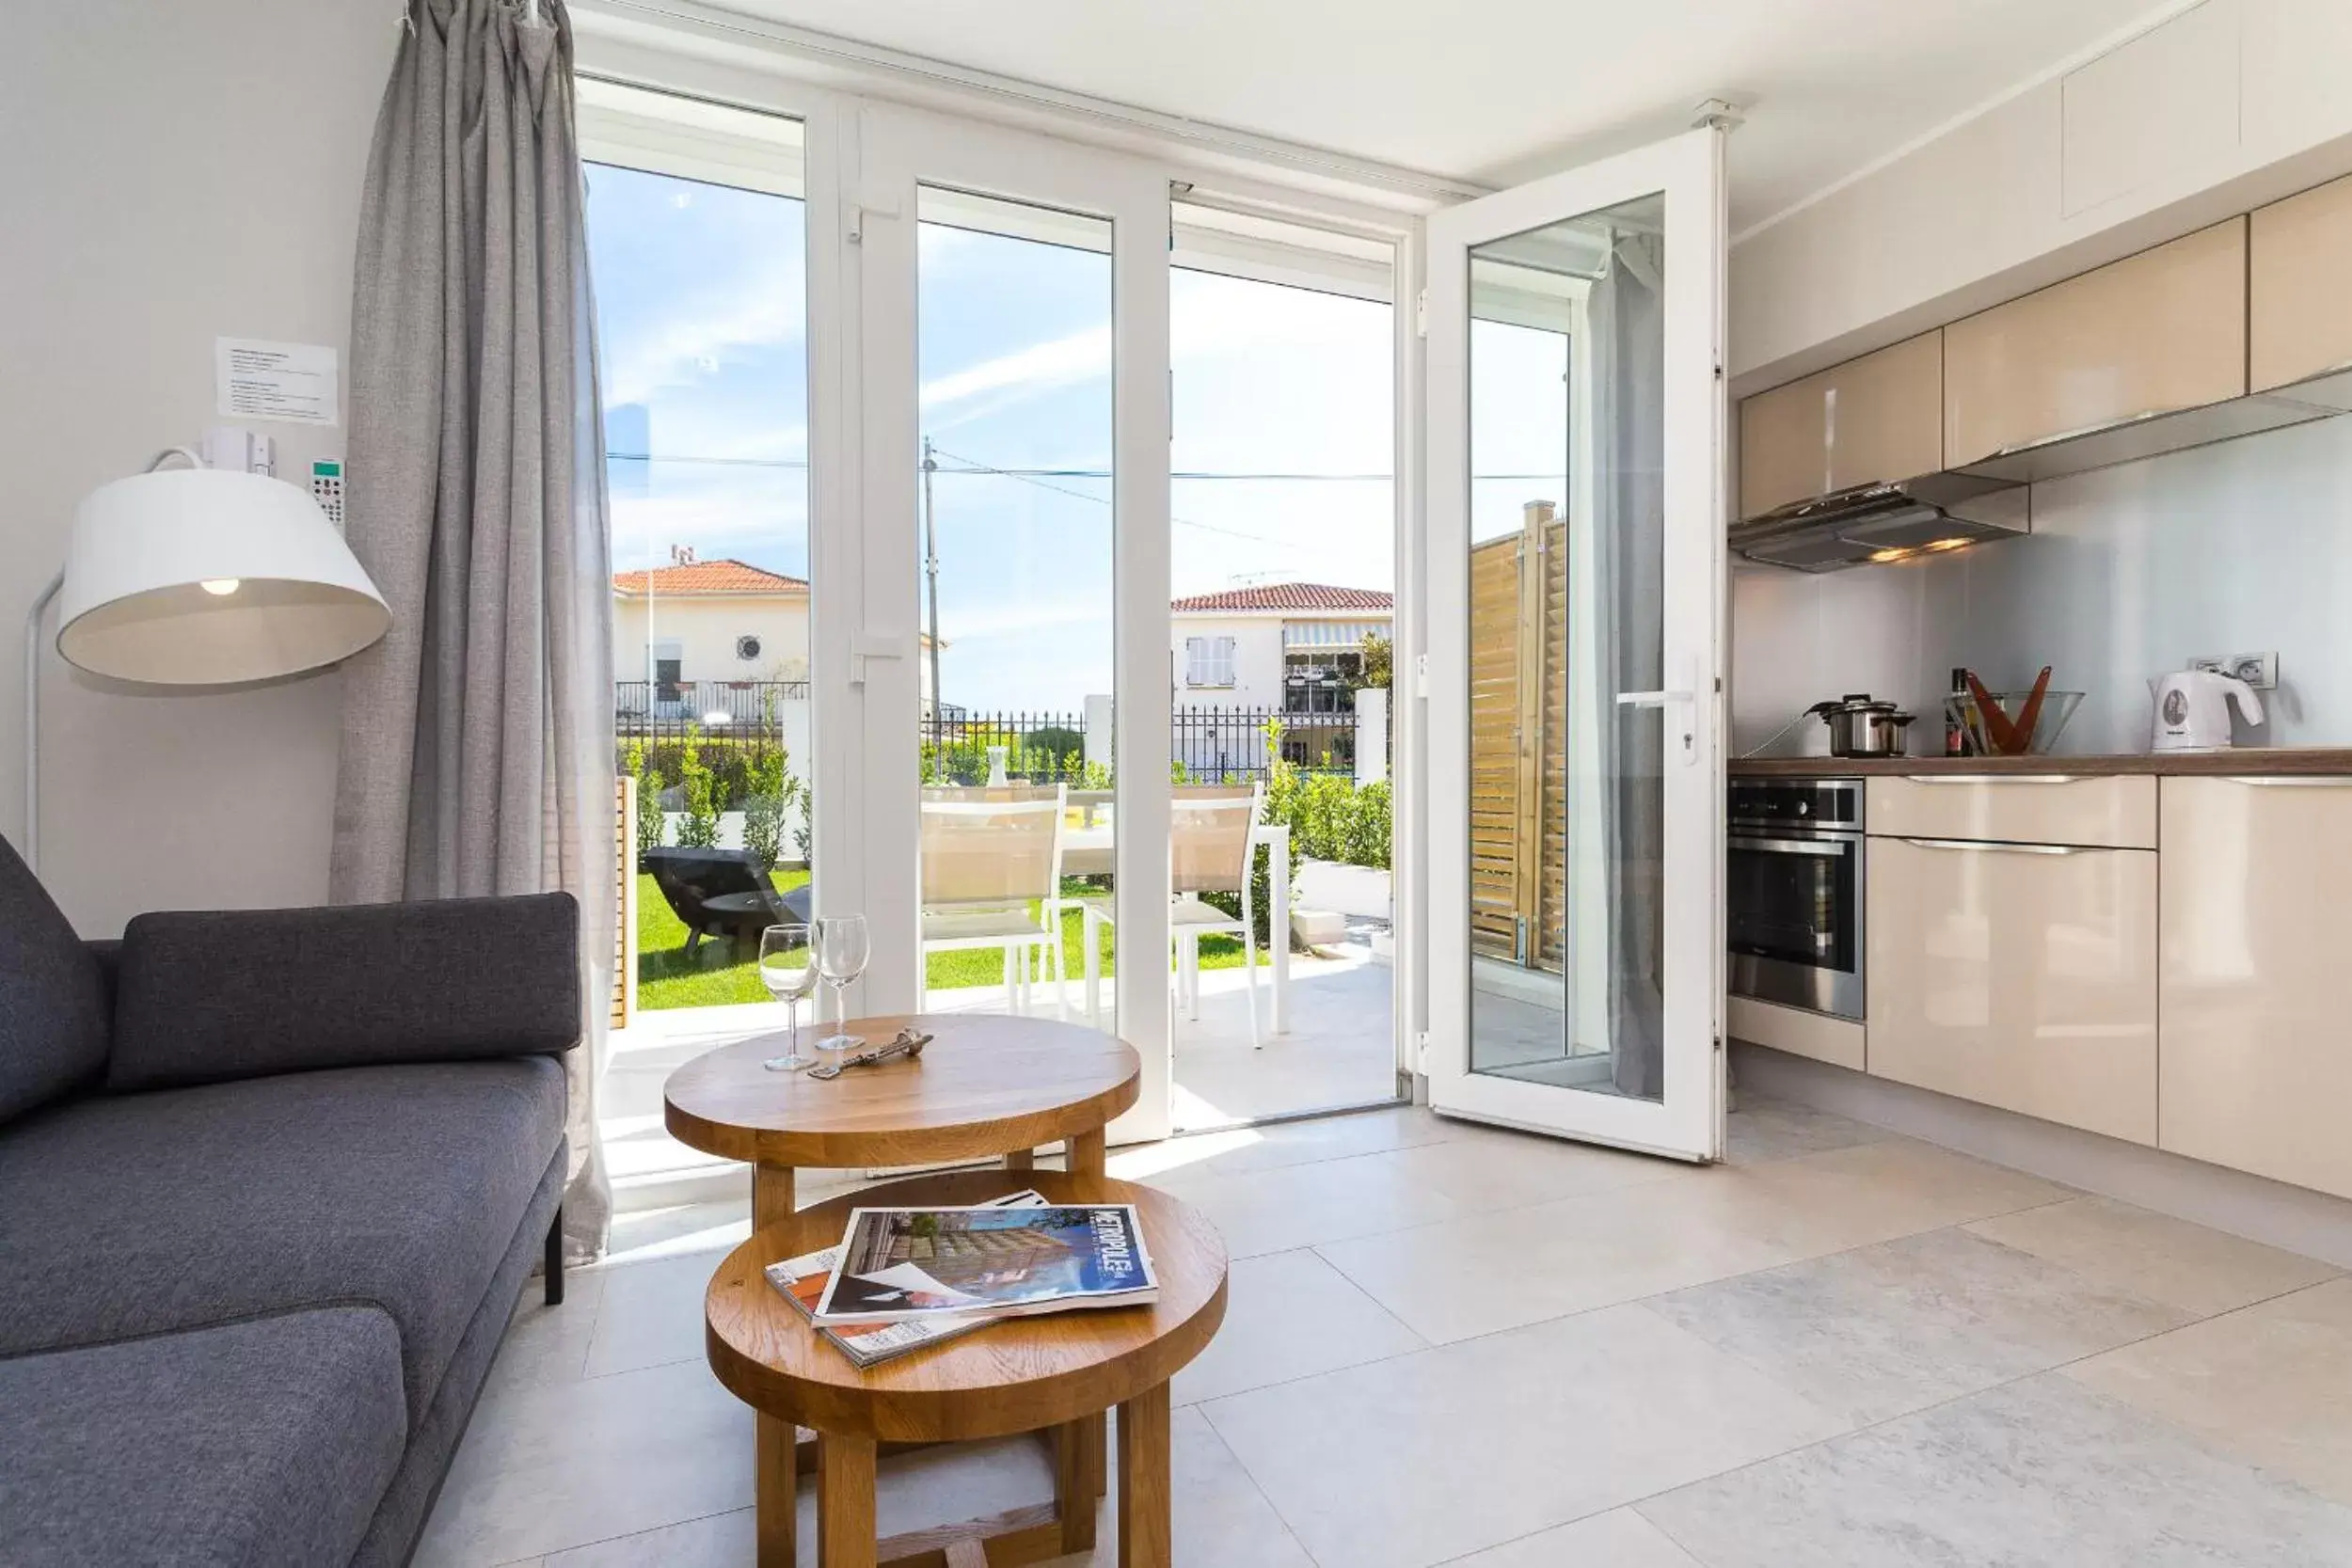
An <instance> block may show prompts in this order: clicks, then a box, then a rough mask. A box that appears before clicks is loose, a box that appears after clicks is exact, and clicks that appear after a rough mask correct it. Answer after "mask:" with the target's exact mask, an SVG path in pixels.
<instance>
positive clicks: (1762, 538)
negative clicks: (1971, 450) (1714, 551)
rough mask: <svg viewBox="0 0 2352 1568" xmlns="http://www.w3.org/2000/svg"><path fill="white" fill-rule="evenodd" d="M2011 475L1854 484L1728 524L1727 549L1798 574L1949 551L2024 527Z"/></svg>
mask: <svg viewBox="0 0 2352 1568" xmlns="http://www.w3.org/2000/svg"><path fill="white" fill-rule="evenodd" d="M2026 527H2027V523H2026V493H2025V491H2024V490H2023V489H2022V488H2020V487H2019V485H2018V483H2017V482H2016V481H2013V480H2002V479H1988V478H1984V477H1981V476H1978V475H1974V474H1960V473H1942V474H1926V475H1922V476H1921V477H1920V478H1917V479H1913V480H1906V481H1904V482H1902V483H1893V484H1858V485H1855V486H1854V487H1853V488H1851V489H1850V490H1840V491H1838V492H1837V493H1836V495H1834V496H1817V497H1815V498H1814V499H1811V500H1802V501H1796V502H1793V503H1792V504H1790V505H1788V506H1784V507H1781V508H1779V509H1778V510H1776V511H1772V512H1767V513H1764V514H1763V515H1760V516H1756V517H1751V518H1749V519H1748V520H1747V521H1745V522H1742V523H1735V524H1733V525H1732V529H1731V547H1732V548H1733V549H1735V550H1737V551H1739V552H1740V554H1741V555H1743V556H1745V557H1747V558H1748V559H1749V560H1750V561H1756V562H1763V563H1764V564H1766V565H1768V566H1787V567H1790V568H1792V569H1793V570H1796V571H1800V572H1836V571H1843V570H1844V569H1845V568H1846V567H1849V566H1867V565H1874V564H1883V563H1884V562H1895V561H1904V560H1908V559H1910V558H1911V557H1913V556H1917V555H1932V554H1936V553H1939V552H1941V551H1945V550H1956V549H1959V548H1961V547H1963V546H1967V545H1974V544H1976V543H1978V542H1979V541H1980V540H1986V539H2007V538H2010V537H2011V536H2012V535H2015V534H2020V533H2024V532H2025V531H2026Z"/></svg>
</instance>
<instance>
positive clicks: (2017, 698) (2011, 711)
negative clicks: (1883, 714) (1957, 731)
mask: <svg viewBox="0 0 2352 1568" xmlns="http://www.w3.org/2000/svg"><path fill="white" fill-rule="evenodd" d="M2032 696H2033V693H2032V692H2031V691H1995V692H1994V693H1993V700H1994V702H1996V703H1998V704H2000V705H2001V712H2002V714H2003V715H2004V716H2006V717H2007V718H2009V719H2010V720H2012V721H2014V720H2016V719H2018V718H2020V717H2022V716H2023V715H2024V713H2025V711H2026V702H2027V701H2028V700H2029V699H2030V698H2031V697H2032ZM2082 701H2083V694H2082V693H2081V692H2079V691H2058V690H2056V689H2053V690H2049V691H2045V692H2043V693H2042V715H2041V717H2040V718H2039V719H2038V720H2036V721H2035V722H2034V727H2033V734H2032V735H2031V736H2028V737H2027V738H2026V745H2025V746H2024V747H2023V748H2022V749H2020V750H2017V751H2013V752H2007V753H2004V752H2002V751H2001V749H2000V748H1999V747H1997V746H1995V745H1994V744H1993V737H1992V736H1990V735H1988V734H1987V733H1985V726H1984V715H1983V714H1981V713H1979V711H1977V700H1976V698H1974V697H1972V696H1969V695H1967V694H1966V693H1964V692H1956V693H1954V694H1953V695H1951V696H1948V697H1947V698H1945V699H1944V718H1945V721H1946V722H1947V723H1954V722H1957V723H1958V724H1959V725H1960V726H1961V728H1962V729H1963V730H1965V731H1966V732H1967V735H1968V751H1969V753H1970V754H1971V755H1973V756H1980V757H1994V756H2001V755H2004V754H2006V755H2010V756H2027V755H2031V756H2043V755H2046V754H2047V753H2048V752H2050V750H2051V748H2053V747H2055V746H2056V745H2057V744H2058V736H2059V735H2060V734H2061V733H2062V732H2063V731H2064V730H2065V728H2066V721H2068V720H2069V719H2072V718H2074V710H2075V709H2076V708H2078V707H2080V706H2081V705H2082Z"/></svg>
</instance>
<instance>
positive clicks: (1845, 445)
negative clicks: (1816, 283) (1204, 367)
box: [1740, 328, 1944, 517]
mask: <svg viewBox="0 0 2352 1568" xmlns="http://www.w3.org/2000/svg"><path fill="white" fill-rule="evenodd" d="M1943 466H1944V334H1943V331H1942V330H1941V329H1940V328H1939V329H1938V330H1936V331H1933V332H1926V333H1922V334H1920V335H1919V336H1918V337H1916V338H1910V339H1906V340H1904V341H1902V342H1899V343H1896V344H1894V345H1892V346H1891V347H1887V348H1883V349H1881V350H1879V351H1878V352H1877V353H1876V354H1866V355H1864V356H1862V357H1861V358H1859V359H1849V360H1847V361H1846V362H1845V363H1844V364H1842V365H1833V366H1831V367H1830V368H1829V369H1828V370H1825V371H1820V372H1816V373H1815V374H1812V375H1808V376H1806V377H1805V378H1804V380H1802V381H1792V382H1790V383H1788V385H1787V386H1786V387H1775V388H1772V390H1771V391H1769V392H1758V393H1757V394H1756V396H1754V397H1752V398H1747V399H1744V400H1742V401H1741V403H1740V516H1742V517H1754V516H1756V515H1759V514H1762V513H1766V512H1770V511H1772V509H1773V508H1774V507H1778V506H1786V505H1788V503H1789V502H1790V501H1801V500H1810V499H1813V498H1814V497H1816V496H1826V495H1830V494H1832V493H1834V492H1836V491H1839V490H1845V489H1850V488H1851V487H1852V486H1854V485H1857V484H1868V483H1876V482H1879V481H1883V480H1894V479H1912V478H1915V477H1916V476H1917V475H1920V474H1931V473H1933V472H1935V470H1936V469H1938V468H1940V467H1943Z"/></svg>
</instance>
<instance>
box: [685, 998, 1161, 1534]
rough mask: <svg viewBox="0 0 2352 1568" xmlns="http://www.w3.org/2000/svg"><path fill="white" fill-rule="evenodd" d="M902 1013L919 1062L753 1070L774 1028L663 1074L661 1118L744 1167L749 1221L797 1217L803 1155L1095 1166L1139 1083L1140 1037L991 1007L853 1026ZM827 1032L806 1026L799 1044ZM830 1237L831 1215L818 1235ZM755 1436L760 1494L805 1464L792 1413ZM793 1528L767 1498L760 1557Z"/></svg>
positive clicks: (775, 1040)
mask: <svg viewBox="0 0 2352 1568" xmlns="http://www.w3.org/2000/svg"><path fill="white" fill-rule="evenodd" d="M910 1025H911V1026H913V1027H915V1028H918V1029H920V1030H922V1031H924V1032H926V1033H928V1034H930V1035H932V1036H934V1038H933V1039H932V1040H931V1042H930V1045H928V1046H926V1047H924V1050H923V1054H922V1056H921V1057H920V1058H919V1059H916V1060H914V1061H908V1060H906V1059H904V1058H900V1059H898V1060H896V1061H891V1062H885V1063H883V1064H882V1066H880V1067H862V1068H852V1069H850V1070H848V1071H847V1072H844V1073H843V1074H842V1075H841V1076H840V1077H838V1078H834V1079H818V1078H811V1077H809V1076H808V1075H807V1074H806V1073H804V1072H770V1071H769V1070H768V1069H766V1068H764V1067H762V1066H761V1065H760V1064H761V1063H762V1062H764V1061H766V1060H767V1059H768V1058H770V1057H771V1056H778V1055H782V1054H783V1053H784V1052H785V1050H786V1048H787V1037H786V1036H785V1035H783V1034H781V1033H778V1034H772V1035H759V1036H755V1037H752V1038H750V1039H745V1040H739V1041H737V1042H736V1043H734V1044H732V1045H727V1046H722V1047H721V1048H720V1049H718V1050H716V1051H712V1052H708V1053H705V1054H703V1055H700V1056H697V1057H695V1058H694V1059H693V1060H692V1061H691V1062H688V1063H687V1064H686V1065H685V1066H684V1067H681V1068H679V1069H677V1070H676V1071H675V1072H674V1073H672V1074H670V1078H669V1082H668V1083H667V1084H665V1085H663V1086H662V1092H661V1099H662V1122H663V1125H664V1126H666V1127H667V1128H668V1129H669V1132H670V1135H671V1136H672V1137H674V1138H675V1139H677V1140H678V1142H680V1143H682V1144H685V1145H687V1146H688V1147H689V1148H698V1149H701V1150H702V1151H703V1152H705V1153H707V1154H715V1155H718V1156H719V1157H721V1158H722V1159H728V1160H743V1161H747V1162H749V1163H750V1164H751V1167H752V1226H753V1228H754V1229H755V1230H761V1229H765V1228H766V1227H771V1226H774V1225H778V1224H781V1223H783V1222H785V1221H787V1220H789V1219H791V1218H792V1217H793V1212H794V1204H793V1172H794V1171H795V1170H798V1169H800V1168H801V1167H803V1166H808V1167H814V1168H820V1169H847V1170H861V1169H865V1168H866V1167H869V1166H875V1165H917V1164H944V1163H947V1162H952V1161H959V1160H977V1159H983V1158H988V1157H992V1156H996V1155H1002V1156H1004V1159H1005V1164H1006V1165H1007V1166H1008V1167H1009V1168H1010V1169H1014V1170H1028V1169H1030V1168H1031V1167H1032V1166H1033V1165H1034V1164H1035V1158H1036V1151H1037V1149H1038V1148H1040V1147H1041V1145H1045V1144H1052V1143H1060V1144H1062V1145H1063V1146H1064V1148H1065V1150H1066V1152H1067V1155H1068V1159H1067V1162H1066V1163H1067V1164H1068V1165H1069V1167H1070V1171H1071V1174H1073V1175H1076V1176H1091V1177H1100V1176H1102V1175H1103V1163H1104V1152H1105V1141H1104V1128H1106V1127H1107V1126H1108V1125H1109V1124H1110V1121H1111V1118H1112V1117H1116V1116H1118V1115H1119V1114H1120V1112H1121V1111H1124V1110H1126V1109H1127V1108H1128V1107H1129V1106H1131V1105H1133V1104H1134V1103H1135V1102H1136V1098H1137V1097H1138V1096H1139V1095H1140V1094H1141V1093H1142V1090H1143V1059H1142V1058H1141V1057H1140V1056H1138V1055H1137V1054H1136V1048H1135V1047H1134V1046H1132V1045H1129V1044H1127V1043H1126V1042H1125V1041H1123V1040H1120V1039H1115V1038H1113V1037H1111V1036H1109V1035H1105V1034H1102V1033H1100V1032H1098V1031H1096V1030H1093V1029H1088V1028H1083V1027H1080V1026H1079V1025H1077V1024H1074V1023H1060V1022H1054V1021H1052V1020H1049V1019H1035V1018H1006V1017H999V1016H994V1015H990V1014H964V1013H935V1014H922V1015H918V1016H912V1017H910V1016H899V1015H892V1016H885V1017H880V1018H860V1019H851V1020H850V1023H849V1032H850V1034H853V1035H862V1036H864V1037H866V1039H867V1040H868V1041H869V1042H872V1043H877V1044H879V1043H881V1042H882V1041H885V1040H888V1039H890V1038H891V1037H894V1036H896V1035H897V1034H898V1031H899V1029H900V1028H901V1027H905V1026H910ZM823 1033H825V1031H822V1030H808V1029H803V1031H802V1032H801V1040H802V1049H803V1050H807V1049H809V1045H810V1042H811V1041H813V1040H815V1039H817V1038H818V1037H821V1035H822V1034H823ZM1001 1186H1002V1183H1001V1180H999V1181H998V1187H999V1190H1000V1191H1001ZM991 1196H997V1195H996V1194H992V1195H991ZM839 1238H840V1226H839V1224H838V1223H836V1225H835V1226H834V1234H833V1235H832V1236H830V1237H827V1238H826V1241H827V1242H832V1241H837V1240H839ZM801 1250H802V1251H808V1250H811V1249H809V1248H806V1247H803V1248H802V1249H801ZM776 1256H777V1257H778V1258H785V1257H789V1256H791V1254H789V1253H778V1254H777V1255H776ZM771 1261H772V1259H771ZM820 1348H824V1347H820ZM827 1354H833V1353H832V1352H831V1351H830V1350H828V1351H827ZM1084 1428H1085V1431H1084V1433H1083V1440H1082V1441H1081V1442H1080V1444H1079V1448H1080V1450H1081V1451H1080V1463H1081V1466H1082V1468H1083V1470H1084V1472H1085V1475H1086V1477H1087V1479H1088V1481H1089V1484H1090V1485H1091V1486H1092V1488H1093V1490H1094V1491H1095V1493H1097V1494H1098V1495H1099V1494H1100V1493H1101V1491H1102V1489H1103V1475H1104V1464H1105V1462H1104V1436H1103V1431H1104V1422H1103V1419H1102V1418H1101V1417H1100V1416H1095V1417H1091V1418H1088V1420H1087V1421H1086V1422H1085V1423H1084ZM757 1445H758V1453H757V1465H758V1478H759V1484H758V1490H759V1495H760V1497H762V1498H763V1499H765V1498H767V1497H771V1495H774V1494H778V1493H781V1494H782V1495H783V1496H785V1497H789V1496H790V1495H791V1491H792V1488H793V1485H794V1482H795V1479H796V1477H797V1475H798V1473H799V1467H800V1457H799V1446H798V1442H797V1438H796V1435H795V1433H794V1432H793V1427H792V1423H791V1422H790V1421H788V1420H782V1419H779V1418H775V1417H772V1416H769V1415H765V1414H763V1415H762V1416H761V1417H760V1418H759V1421H758V1437H757ZM771 1525H772V1526H773V1528H776V1529H778V1530H781V1531H783V1532H785V1533H784V1537H783V1539H784V1545H783V1547H782V1549H781V1555H772V1554H771V1546H770V1539H771V1538H770V1529H771ZM791 1525H792V1514H791V1510H790V1509H789V1508H788V1507H787V1508H778V1509H772V1510H771V1509H770V1508H768V1507H766V1506H765V1505H764V1504H763V1507H762V1508H761V1511H760V1537H759V1538H760V1559H761V1561H762V1562H763V1563H768V1562H771V1561H772V1562H775V1563H779V1564H785V1565H789V1564H790V1563H791V1561H792V1558H791V1548H790V1534H789V1532H790V1530H791Z"/></svg>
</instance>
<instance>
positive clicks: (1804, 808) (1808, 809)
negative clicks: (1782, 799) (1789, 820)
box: [1797, 800, 1813, 816]
mask: <svg viewBox="0 0 2352 1568" xmlns="http://www.w3.org/2000/svg"><path fill="white" fill-rule="evenodd" d="M1797 815H1798V816H1812V815H1813V802H1812V801H1810V800H1799V801H1798V802H1797Z"/></svg>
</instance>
